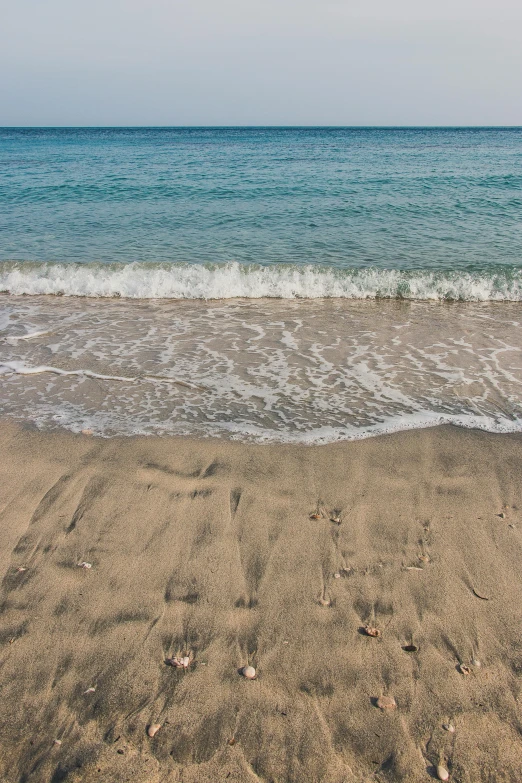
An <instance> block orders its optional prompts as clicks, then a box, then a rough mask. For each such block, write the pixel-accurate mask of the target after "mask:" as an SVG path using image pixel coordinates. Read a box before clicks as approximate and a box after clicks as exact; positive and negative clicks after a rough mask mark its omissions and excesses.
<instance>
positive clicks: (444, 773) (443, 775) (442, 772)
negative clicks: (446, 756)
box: [437, 764, 450, 780]
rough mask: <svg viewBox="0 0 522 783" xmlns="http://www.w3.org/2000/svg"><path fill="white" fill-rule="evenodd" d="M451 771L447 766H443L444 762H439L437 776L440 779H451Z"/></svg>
mask: <svg viewBox="0 0 522 783" xmlns="http://www.w3.org/2000/svg"><path fill="white" fill-rule="evenodd" d="M449 776H450V774H449V772H448V770H447V769H446V767H443V766H442V764H438V766H437V777H438V779H439V780H449Z"/></svg>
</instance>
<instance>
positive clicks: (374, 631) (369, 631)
mask: <svg viewBox="0 0 522 783" xmlns="http://www.w3.org/2000/svg"><path fill="white" fill-rule="evenodd" d="M363 631H364V633H365V634H366V636H373V637H374V638H377V637H379V636H380V635H381V632H380V631H379V629H378V628H372V626H371V625H365V626H364V628H363Z"/></svg>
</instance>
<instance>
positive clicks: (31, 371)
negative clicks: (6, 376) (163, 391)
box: [0, 362, 208, 391]
mask: <svg viewBox="0 0 522 783" xmlns="http://www.w3.org/2000/svg"><path fill="white" fill-rule="evenodd" d="M3 368H5V369H6V370H8V371H10V372H13V373H16V374H17V375H40V374H41V373H45V372H50V373H53V374H54V375H61V376H64V375H76V376H79V377H83V378H93V379H96V380H99V381H121V382H125V381H131V382H132V381H149V383H156V382H157V381H160V382H162V383H174V384H176V385H178V386H184V387H185V388H186V389H192V390H196V391H208V388H207V387H206V386H200V385H198V384H195V383H188V382H187V381H180V380H178V379H177V378H166V377H165V376H163V375H136V376H129V377H125V376H120V375H103V374H102V373H97V372H93V371H92V370H61V369H60V368H59V367H51V366H46V365H42V366H40V367H28V366H27V365H26V364H24V363H23V362H0V369H3Z"/></svg>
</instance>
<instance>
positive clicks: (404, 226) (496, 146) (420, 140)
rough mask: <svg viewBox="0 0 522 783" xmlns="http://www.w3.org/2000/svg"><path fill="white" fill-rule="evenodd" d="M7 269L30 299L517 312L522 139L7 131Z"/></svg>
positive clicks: (402, 133)
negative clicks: (387, 302) (421, 304)
mask: <svg viewBox="0 0 522 783" xmlns="http://www.w3.org/2000/svg"><path fill="white" fill-rule="evenodd" d="M0 260H1V261H5V262H13V261H16V262H22V263H18V264H17V265H13V264H12V263H11V264H9V263H8V264H2V265H1V267H0V286H1V287H2V288H3V289H5V290H11V291H13V292H18V293H53V292H58V293H72V294H74V293H78V294H90V295H113V294H120V295H123V296H135V297H142V296H143V297H147V296H155V297H161V296H165V297H167V298H169V297H179V298H185V297H187V296H188V297H190V296H202V297H213V296H215V297H217V298H222V297H225V296H227V295H231V296H237V295H239V296H266V295H269V296H283V297H291V296H304V297H314V296H324V295H328V296H354V297H359V296H366V295H370V296H373V295H375V294H377V295H379V294H380V295H384V296H396V295H399V296H412V297H415V298H421V299H422V298H425V297H427V298H461V299H466V298H472V299H477V298H478V299H481V298H485V299H488V298H501V299H502V298H509V299H518V298H519V296H520V295H521V294H520V291H521V289H522V278H521V269H522V129H519V128H511V129H493V128H485V129H436V128H435V129H421V128H420V129H375V128H374V129H371V128H370V129H367V128H346V129H338V128H318V129H314V128H311V129H310V128H306V129H302V128H295V129H293V128H257V129H227V128H223V129H204V128H199V129H198V128H193V129H169V128H158V129H153V128H152V129H3V130H0ZM27 262H45V263H44V265H34V263H33V265H32V266H29V265H28V264H27ZM53 263H54V264H55V265H56V263H58V266H49V264H51V265H52V264H53ZM129 264H133V266H132V267H129V266H128V265H129ZM64 265H67V269H64V268H63V266H64ZM80 265H81V266H80ZM85 265H88V276H87V277H86V274H87V273H86V270H85ZM195 265H196V266H197V267H198V268H197V269H194V266H195ZM205 265H206V269H207V271H206V272H204V271H203V268H204V267H205ZM214 265H218V267H220V268H219V269H218V270H217V273H216V274H217V276H216V275H215V274H212V273H214V272H216V270H215V269H214ZM236 265H238V266H236ZM252 265H253V266H254V268H253V269H252ZM209 266H210V272H211V273H210V274H209V271H208V267H209ZM259 267H260V268H259ZM305 268H306V270H307V275H308V278H307V279H306V280H303V278H302V275H303V270H304V269H305ZM367 270H370V273H368V272H367ZM14 272H16V273H15V274H14ZM252 272H254V273H255V274H256V275H257V277H255V276H254V277H252V276H251V275H252ZM315 278H316V279H315ZM227 279H229V283H230V285H229V288H230V291H227Z"/></svg>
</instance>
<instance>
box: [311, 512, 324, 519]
mask: <svg viewBox="0 0 522 783" xmlns="http://www.w3.org/2000/svg"><path fill="white" fill-rule="evenodd" d="M321 518H322V517H321V514H318V513H315V514H310V519H321Z"/></svg>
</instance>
